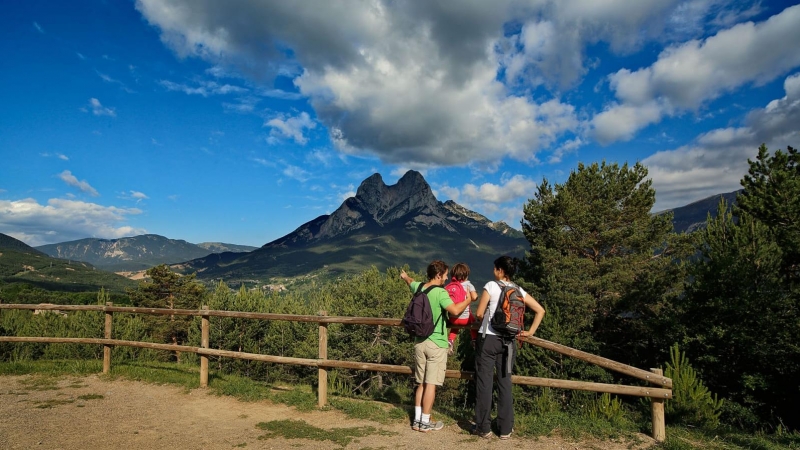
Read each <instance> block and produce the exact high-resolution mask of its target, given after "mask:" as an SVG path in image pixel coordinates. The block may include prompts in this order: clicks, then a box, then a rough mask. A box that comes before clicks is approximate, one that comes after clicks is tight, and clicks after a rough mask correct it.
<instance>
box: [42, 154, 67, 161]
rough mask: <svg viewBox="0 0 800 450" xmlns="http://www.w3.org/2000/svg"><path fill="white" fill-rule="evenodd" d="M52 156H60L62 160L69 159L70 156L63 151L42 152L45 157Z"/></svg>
mask: <svg viewBox="0 0 800 450" xmlns="http://www.w3.org/2000/svg"><path fill="white" fill-rule="evenodd" d="M51 156H52V157H55V158H58V159H60V160H62V161H69V157H68V156H67V155H65V154H63V153H52V154H51V153H46V152H45V153H42V157H43V158H49V157H51Z"/></svg>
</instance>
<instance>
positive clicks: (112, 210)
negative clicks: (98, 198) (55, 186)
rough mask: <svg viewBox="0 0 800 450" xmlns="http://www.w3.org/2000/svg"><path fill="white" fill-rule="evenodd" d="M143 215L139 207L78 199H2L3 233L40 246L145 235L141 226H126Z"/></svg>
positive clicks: (0, 219) (0, 228)
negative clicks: (44, 201) (129, 219)
mask: <svg viewBox="0 0 800 450" xmlns="http://www.w3.org/2000/svg"><path fill="white" fill-rule="evenodd" d="M137 214H141V210H139V209H136V208H117V207H114V206H102V205H98V204H96V203H86V202H81V201H76V200H64V199H50V200H49V201H48V202H47V205H40V204H39V203H38V202H37V201H36V200H34V199H31V198H27V199H22V200H15V201H8V200H0V232H2V233H4V234H7V235H10V236H13V237H15V238H17V239H20V240H22V241H24V242H25V243H27V244H28V245H32V246H37V245H44V244H52V243H57V242H64V241H70V240H75V239H82V238H86V237H97V238H105V239H114V238H121V237H125V236H135V235H139V234H144V233H145V232H146V231H145V230H144V229H141V228H134V227H131V226H128V225H122V223H123V222H124V221H125V220H126V217H127V216H130V215H137Z"/></svg>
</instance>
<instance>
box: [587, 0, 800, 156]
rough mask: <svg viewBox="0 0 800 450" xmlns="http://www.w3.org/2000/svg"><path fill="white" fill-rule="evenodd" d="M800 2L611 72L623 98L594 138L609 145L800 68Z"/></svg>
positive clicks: (601, 118)
mask: <svg viewBox="0 0 800 450" xmlns="http://www.w3.org/2000/svg"><path fill="white" fill-rule="evenodd" d="M798 23H800V5H796V6H792V7H789V8H786V9H785V10H783V11H782V12H781V13H779V14H776V15H774V16H772V17H770V18H769V19H768V20H766V21H764V22H761V23H758V24H755V23H752V22H747V23H742V24H738V25H736V26H734V27H732V28H729V29H726V30H722V31H720V32H718V33H717V34H715V35H714V36H711V37H709V38H707V39H705V40H702V41H701V40H692V41H689V42H686V43H683V44H680V45H676V46H672V47H669V48H667V49H666V50H664V51H663V52H662V53H661V54H660V55H659V57H658V61H656V62H655V63H654V64H653V65H652V66H650V67H645V68H643V69H639V70H636V71H631V70H628V69H621V70H619V71H618V72H616V73H614V74H611V75H610V76H609V82H610V86H611V88H612V90H613V91H614V92H615V95H616V97H617V99H618V102H617V103H613V104H611V105H610V106H609V107H607V108H606V109H605V110H604V111H603V112H602V113H600V114H598V115H597V116H595V118H594V120H593V126H594V137H595V138H596V139H597V140H598V141H600V142H601V143H604V144H607V143H610V142H613V141H617V140H627V139H630V138H631V137H632V136H633V134H634V133H635V132H636V131H638V130H640V129H642V128H644V127H645V126H647V125H650V124H652V123H657V122H659V121H660V120H661V119H662V118H663V117H664V116H665V115H673V114H676V113H679V112H682V111H686V110H696V109H697V108H699V107H701V106H702V105H703V104H704V103H706V102H708V101H709V100H713V99H715V98H718V97H719V96H720V95H722V94H724V93H726V92H730V91H733V90H734V89H737V88H739V87H741V86H743V85H745V84H747V83H753V84H756V85H760V84H764V83H767V82H769V81H772V80H774V79H775V78H776V77H778V76H780V75H782V74H785V73H786V72H788V71H789V70H791V69H792V68H795V67H797V66H800V52H798V51H797V45H796V43H797V42H800V27H798V26H797V24H798Z"/></svg>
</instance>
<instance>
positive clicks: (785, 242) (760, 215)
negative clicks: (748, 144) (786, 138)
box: [736, 144, 800, 285]
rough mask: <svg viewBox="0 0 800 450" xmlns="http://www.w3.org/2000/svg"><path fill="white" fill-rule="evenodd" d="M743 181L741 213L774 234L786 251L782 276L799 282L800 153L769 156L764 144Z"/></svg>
mask: <svg viewBox="0 0 800 450" xmlns="http://www.w3.org/2000/svg"><path fill="white" fill-rule="evenodd" d="M747 162H748V163H749V164H750V170H749V171H748V174H747V175H745V176H744V178H743V179H742V187H744V192H743V193H742V194H740V195H739V196H738V197H737V198H736V203H737V207H738V210H740V211H742V212H745V213H748V214H750V215H751V216H753V217H754V218H756V219H757V220H759V221H760V222H762V223H764V224H765V225H767V226H768V227H770V229H772V231H773V232H774V233H775V237H776V239H777V242H778V244H779V245H780V247H781V249H782V250H783V264H782V268H783V273H784V275H786V276H787V277H789V281H790V282H791V283H792V284H793V285H797V283H798V282H800V153H798V151H797V149H794V148H792V147H786V152H783V151H781V150H778V151H776V152H775V154H774V155H770V154H769V152H768V151H767V147H766V146H765V145H764V144H762V145H761V147H759V148H758V156H756V160H755V161H751V160H748V161H747Z"/></svg>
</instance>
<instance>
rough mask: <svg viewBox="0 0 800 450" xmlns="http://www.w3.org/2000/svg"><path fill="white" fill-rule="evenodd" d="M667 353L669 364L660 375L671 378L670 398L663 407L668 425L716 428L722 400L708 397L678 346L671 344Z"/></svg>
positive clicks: (707, 391) (705, 389)
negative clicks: (678, 424)
mask: <svg viewBox="0 0 800 450" xmlns="http://www.w3.org/2000/svg"><path fill="white" fill-rule="evenodd" d="M669 353H670V360H671V362H670V363H667V369H666V371H665V373H664V375H666V376H667V378H672V399H671V400H667V401H666V403H665V406H664V413H665V414H666V416H667V418H668V419H669V420H670V422H672V423H681V424H686V425H698V426H705V427H710V428H714V427H716V426H717V425H719V417H720V414H721V413H722V406H723V400H722V399H719V398H717V395H716V394H713V395H712V394H711V392H710V391H709V390H708V388H707V387H706V386H705V385H704V384H703V381H702V380H701V379H700V377H698V376H697V371H695V370H694V369H693V368H692V366H691V365H690V364H689V360H688V359H687V358H686V354H685V353H683V352H681V351H680V349H679V348H678V344H675V345H673V346H672V347H671V348H670V351H669Z"/></svg>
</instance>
